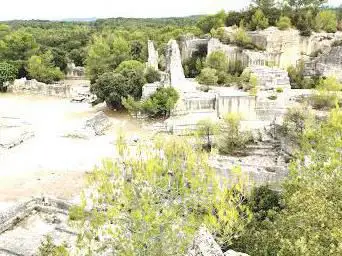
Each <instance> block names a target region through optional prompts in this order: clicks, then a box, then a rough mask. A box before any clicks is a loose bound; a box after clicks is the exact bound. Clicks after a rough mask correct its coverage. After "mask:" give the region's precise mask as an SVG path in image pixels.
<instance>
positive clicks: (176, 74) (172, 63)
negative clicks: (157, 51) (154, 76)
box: [166, 40, 186, 88]
mask: <svg viewBox="0 0 342 256" xmlns="http://www.w3.org/2000/svg"><path fill="white" fill-rule="evenodd" d="M166 72H167V73H168V74H169V75H170V85H171V86H173V87H175V88H177V87H178V88H179V86H180V85H182V84H185V83H186V79H185V75H184V70H183V66H182V59H181V55H180V51H179V46H178V43H177V41H176V40H170V41H169V43H168V44H167V52H166Z"/></svg>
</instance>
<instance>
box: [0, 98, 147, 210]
mask: <svg viewBox="0 0 342 256" xmlns="http://www.w3.org/2000/svg"><path fill="white" fill-rule="evenodd" d="M99 110H103V111H105V112H106V113H107V114H108V115H109V116H110V119H111V121H112V123H113V127H112V129H111V130H110V131H109V132H108V133H107V134H106V135H104V136H97V137H91V138H90V139H75V138H65V137H62V135H63V134H65V133H66V131H70V130H73V129H78V128H81V127H82V126H83V125H84V122H85V120H86V119H87V118H89V117H91V116H92V115H94V114H95V113H96V112H97V111H99ZM0 117H15V118H21V119H23V120H24V121H27V122H29V123H31V124H32V128H33V130H34V133H35V136H34V137H33V138H31V139H28V140H27V141H25V142H24V143H22V144H21V145H19V146H16V147H14V148H12V149H8V150H2V151H0V208H1V206H6V205H8V204H10V203H13V202H15V201H18V200H23V199H26V198H29V197H32V196H40V195H42V194H44V195H50V196H53V197H59V198H63V199H71V198H73V197H75V196H77V195H79V193H80V191H81V189H82V187H83V186H84V174H85V172H87V171H89V170H91V169H92V168H93V167H94V166H95V165H99V164H101V161H102V160H103V159H104V158H107V157H112V156H114V155H115V134H116V130H117V129H118V128H119V127H123V129H124V131H125V132H126V133H127V134H128V135H130V134H136V133H142V131H141V129H140V127H139V125H138V124H137V123H135V122H134V121H131V120H129V118H128V117H127V115H124V114H119V113H113V112H110V111H108V110H107V109H106V108H105V107H104V106H99V107H96V108H92V107H91V106H90V105H88V104H86V103H71V102H69V100H66V99H58V98H52V97H40V96H28V95H13V94H0ZM0 136H1V134H0Z"/></svg>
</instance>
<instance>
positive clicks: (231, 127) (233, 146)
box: [218, 114, 253, 154]
mask: <svg viewBox="0 0 342 256" xmlns="http://www.w3.org/2000/svg"><path fill="white" fill-rule="evenodd" d="M221 134H222V136H221V137H220V138H219V141H218V149H219V152H220V153H221V154H237V153H239V154H241V153H242V152H241V151H243V150H245V149H246V146H247V144H248V143H249V142H251V141H252V140H253V138H252V135H251V133H250V132H242V131H240V117H239V116H238V115H237V114H228V115H227V116H226V117H225V118H224V124H223V125H222V127H221Z"/></svg>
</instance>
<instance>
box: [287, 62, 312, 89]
mask: <svg viewBox="0 0 342 256" xmlns="http://www.w3.org/2000/svg"><path fill="white" fill-rule="evenodd" d="M287 72H288V74H289V77H290V83H291V88H292V89H312V88H315V87H316V86H317V82H318V79H317V78H315V77H313V78H307V77H304V62H303V61H301V62H300V63H299V64H298V65H297V67H294V66H290V67H289V68H288V69H287Z"/></svg>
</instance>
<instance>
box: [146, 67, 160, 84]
mask: <svg viewBox="0 0 342 256" xmlns="http://www.w3.org/2000/svg"><path fill="white" fill-rule="evenodd" d="M144 76H145V79H146V81H147V82H148V83H154V82H158V81H160V73H159V71H158V70H155V69H154V68H152V67H147V69H146V71H145V75H144Z"/></svg>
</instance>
